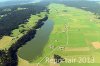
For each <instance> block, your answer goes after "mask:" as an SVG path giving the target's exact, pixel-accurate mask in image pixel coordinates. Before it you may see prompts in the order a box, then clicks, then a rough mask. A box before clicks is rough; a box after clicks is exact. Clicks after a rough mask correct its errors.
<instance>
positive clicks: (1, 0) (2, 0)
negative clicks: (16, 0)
mask: <svg viewBox="0 0 100 66" xmlns="http://www.w3.org/2000/svg"><path fill="white" fill-rule="evenodd" d="M4 1H9V0H0V2H4ZM12 1H13V0H12ZM33 1H34V0H33ZM69 1H70V0H69ZM90 1H100V0H90Z"/></svg>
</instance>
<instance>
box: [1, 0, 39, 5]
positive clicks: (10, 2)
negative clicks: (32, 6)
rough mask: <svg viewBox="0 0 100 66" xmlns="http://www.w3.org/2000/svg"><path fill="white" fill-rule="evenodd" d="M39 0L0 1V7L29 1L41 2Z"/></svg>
mask: <svg viewBox="0 0 100 66" xmlns="http://www.w3.org/2000/svg"><path fill="white" fill-rule="evenodd" d="M39 1H40V0H9V1H5V2H0V7H5V6H11V5H20V4H27V3H32V2H39Z"/></svg>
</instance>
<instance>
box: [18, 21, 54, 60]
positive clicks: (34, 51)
mask: <svg viewBox="0 0 100 66" xmlns="http://www.w3.org/2000/svg"><path fill="white" fill-rule="evenodd" d="M53 25H54V23H53V21H52V20H47V21H46V22H45V24H44V25H43V26H42V27H41V28H40V29H39V30H38V31H37V32H36V35H35V37H34V38H33V39H32V40H31V41H29V42H27V43H26V44H25V45H24V46H23V47H21V48H20V49H19V51H18V56H19V57H21V58H22V59H25V60H27V61H32V60H33V59H36V58H37V57H38V56H41V55H42V52H43V48H44V47H45V45H46V43H47V42H48V39H49V35H50V33H51V32H52V30H53Z"/></svg>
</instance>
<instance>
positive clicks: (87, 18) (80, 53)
mask: <svg viewBox="0 0 100 66" xmlns="http://www.w3.org/2000/svg"><path fill="white" fill-rule="evenodd" d="M48 8H49V9H50V14H48V15H49V19H51V20H53V21H54V28H53V31H52V33H51V35H50V36H49V40H48V43H47V45H46V46H45V48H44V52H43V56H42V57H40V58H38V59H37V60H36V61H34V62H32V63H30V64H29V65H28V66H31V64H32V65H34V64H36V63H38V66H80V65H82V66H99V64H100V52H99V51H100V50H99V49H100V48H98V49H97V48H96V45H97V46H99V47H100V34H99V33H100V29H99V28H100V23H99V21H100V20H99V19H97V16H96V15H94V14H93V13H91V12H89V11H84V10H82V9H77V8H74V7H68V6H65V5H62V4H55V3H52V4H50V5H49V6H48ZM94 42H95V45H93V43H94ZM96 42H97V43H98V44H97V43H96ZM54 54H57V55H60V56H62V57H63V58H65V59H66V60H67V61H65V62H62V63H60V64H53V63H54V60H52V61H51V62H50V59H53V55H54ZM47 58H49V61H47ZM73 58H74V59H76V61H73ZM68 59H69V60H68ZM46 61H47V62H46ZM27 63H28V62H27ZM21 65H22V64H19V66H21ZM35 66H36V65H35Z"/></svg>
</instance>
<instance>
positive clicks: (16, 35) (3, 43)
mask: <svg viewBox="0 0 100 66" xmlns="http://www.w3.org/2000/svg"><path fill="white" fill-rule="evenodd" d="M45 14H46V12H41V13H40V14H37V15H31V16H30V18H29V19H28V22H26V23H24V24H20V25H19V27H18V28H17V29H14V30H12V32H11V35H10V36H4V37H3V38H2V39H0V50H4V49H8V48H10V47H11V45H12V44H13V43H15V42H16V41H17V40H18V39H20V38H21V37H22V36H23V35H25V34H27V32H28V31H29V30H31V29H34V26H35V25H36V22H38V20H39V19H42V18H44V17H45ZM38 15H40V17H39V16H38Z"/></svg>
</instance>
